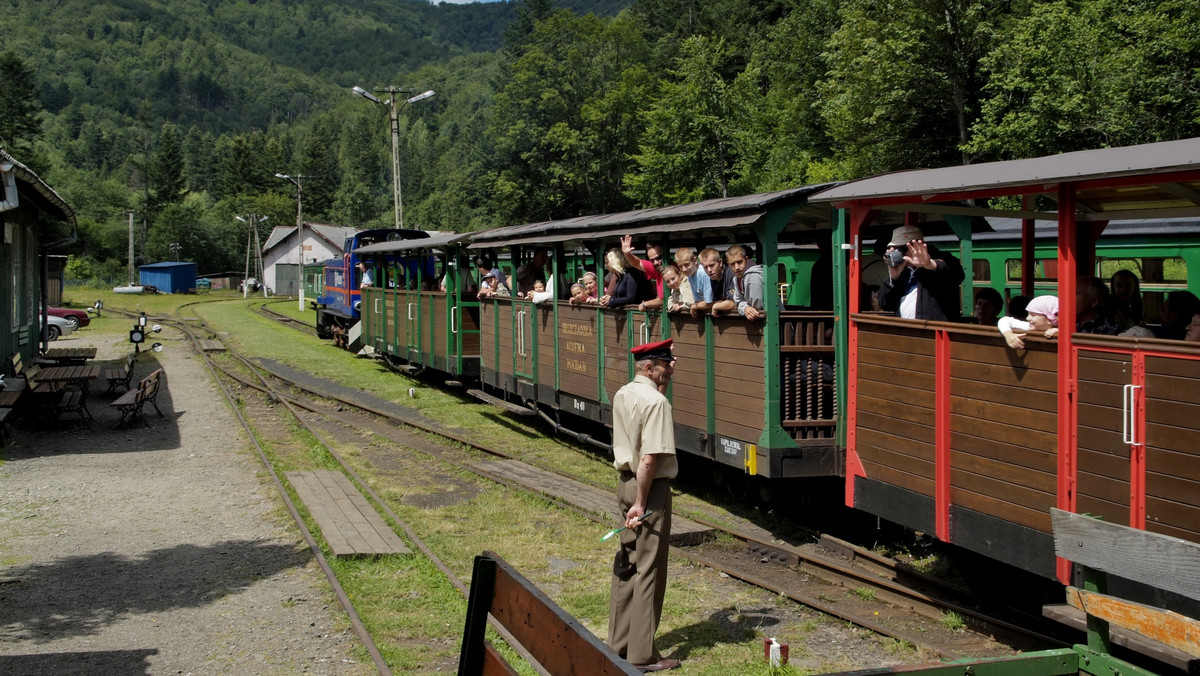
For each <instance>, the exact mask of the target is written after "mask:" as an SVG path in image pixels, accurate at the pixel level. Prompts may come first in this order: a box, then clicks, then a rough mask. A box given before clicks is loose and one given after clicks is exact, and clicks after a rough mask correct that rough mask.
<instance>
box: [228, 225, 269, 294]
mask: <svg viewBox="0 0 1200 676" xmlns="http://www.w3.org/2000/svg"><path fill="white" fill-rule="evenodd" d="M234 218H236V219H238V220H239V221H241V222H243V223H245V224H246V225H248V226H250V227H249V228H248V229H247V230H246V275H245V277H243V278H242V280H243V281H242V298H246V297H247V296H249V295H250V284H249V281H250V251H251V244H250V242H251V241H253V242H254V245H253V250H254V274H255V275H256V277H255V279H257V280H258V285H259V286H261V287H262V292H263V298H266V297H267V282H266V280H264V279H263V262H262V248H261V247H260V246H259V244H258V224H261V223H266V222H267V218H268V217H267V216H259V215H257V214H250V220H248V221H247V220H246V219H244V218H242V217H241V216H234Z"/></svg>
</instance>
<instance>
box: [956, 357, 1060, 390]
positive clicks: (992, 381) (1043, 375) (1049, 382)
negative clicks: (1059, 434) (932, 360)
mask: <svg viewBox="0 0 1200 676" xmlns="http://www.w3.org/2000/svg"><path fill="white" fill-rule="evenodd" d="M950 373H951V374H952V375H953V376H954V377H955V378H961V379H963V380H973V381H975V382H979V383H984V384H986V385H1003V386H1005V387H1016V388H1020V389H1028V390H1034V391H1038V392H1057V391H1058V373H1056V372H1052V371H1038V370H1034V369H1026V368H1014V367H1012V366H1008V365H1006V364H964V363H963V362H958V363H955V362H954V361H953V360H951V366H950Z"/></svg>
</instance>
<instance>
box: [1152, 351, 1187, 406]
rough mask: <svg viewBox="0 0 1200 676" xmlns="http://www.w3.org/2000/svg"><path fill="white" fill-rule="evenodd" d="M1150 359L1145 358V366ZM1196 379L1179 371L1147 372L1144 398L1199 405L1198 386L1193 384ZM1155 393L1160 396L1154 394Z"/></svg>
mask: <svg viewBox="0 0 1200 676" xmlns="http://www.w3.org/2000/svg"><path fill="white" fill-rule="evenodd" d="M1150 361H1151V360H1150V359H1147V360H1146V363H1147V366H1149V364H1150ZM1171 361H1172V362H1175V361H1179V360H1171ZM1172 365H1174V364H1172ZM1196 380H1197V379H1196V378H1193V377H1190V376H1184V375H1182V374H1179V373H1147V374H1146V398H1147V399H1150V400H1155V401H1158V400H1161V399H1162V398H1166V400H1167V401H1178V402H1180V403H1185V404H1196V405H1200V388H1198V387H1196V386H1195V384H1196ZM1156 394H1158V395H1161V396H1155V395H1156Z"/></svg>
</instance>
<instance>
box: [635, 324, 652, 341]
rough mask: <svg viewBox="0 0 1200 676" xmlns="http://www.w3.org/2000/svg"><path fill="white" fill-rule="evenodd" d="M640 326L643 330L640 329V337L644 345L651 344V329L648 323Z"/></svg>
mask: <svg viewBox="0 0 1200 676" xmlns="http://www.w3.org/2000/svg"><path fill="white" fill-rule="evenodd" d="M639 326H640V327H641V328H640V329H638V337H640V338H641V339H642V345H645V344H646V343H649V342H650V327H649V325H648V324H646V322H642V323H641V324H639Z"/></svg>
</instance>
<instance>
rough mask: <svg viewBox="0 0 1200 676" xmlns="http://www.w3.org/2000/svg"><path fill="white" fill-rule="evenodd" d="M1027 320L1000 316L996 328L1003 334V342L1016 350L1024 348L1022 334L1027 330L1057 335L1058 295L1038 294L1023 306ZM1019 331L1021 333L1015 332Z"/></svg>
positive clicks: (1050, 336) (1051, 336)
mask: <svg viewBox="0 0 1200 676" xmlns="http://www.w3.org/2000/svg"><path fill="white" fill-rule="evenodd" d="M1025 312H1026V313H1027V316H1028V319H1027V321H1021V320H1020V319H1015V318H1013V317H1001V318H1000V321H999V323H998V324H997V326H996V328H998V329H1000V334H1001V335H1003V336H1004V342H1006V343H1008V346H1009V347H1011V348H1014V349H1017V350H1021V349H1024V348H1025V340H1024V337H1023V336H1024V334H1025V332H1027V331H1044V332H1045V333H1046V337H1047V338H1054V337H1055V336H1057V335H1058V328H1057V327H1058V297H1057V296H1038V297H1037V298H1034V299H1033V300H1031V301H1029V305H1027V306H1026V307H1025ZM1017 331H1020V332H1021V333H1017Z"/></svg>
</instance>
